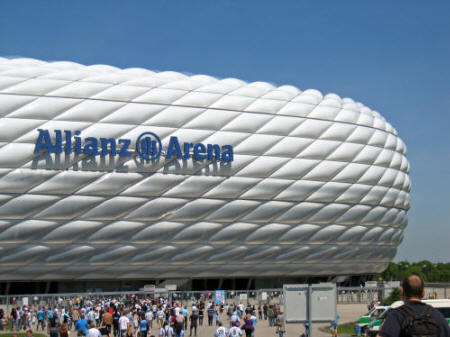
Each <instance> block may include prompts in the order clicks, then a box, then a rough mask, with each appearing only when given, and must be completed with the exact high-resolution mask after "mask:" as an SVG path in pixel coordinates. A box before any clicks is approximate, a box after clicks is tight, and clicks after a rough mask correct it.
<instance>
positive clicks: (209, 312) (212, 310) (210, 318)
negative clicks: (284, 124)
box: [208, 305, 215, 326]
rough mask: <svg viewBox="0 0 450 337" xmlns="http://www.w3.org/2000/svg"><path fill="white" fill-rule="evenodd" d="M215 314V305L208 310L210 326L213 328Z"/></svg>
mask: <svg viewBox="0 0 450 337" xmlns="http://www.w3.org/2000/svg"><path fill="white" fill-rule="evenodd" d="M214 312H215V309H214V305H211V306H210V307H209V308H208V326H212V325H213V319H214Z"/></svg>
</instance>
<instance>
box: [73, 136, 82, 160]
mask: <svg viewBox="0 0 450 337" xmlns="http://www.w3.org/2000/svg"><path fill="white" fill-rule="evenodd" d="M80 133H81V132H80V131H75V136H79V135H80ZM74 138H75V154H76V155H79V154H81V138H80V137H74Z"/></svg>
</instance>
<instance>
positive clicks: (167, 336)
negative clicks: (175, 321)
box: [159, 321, 174, 337]
mask: <svg viewBox="0 0 450 337" xmlns="http://www.w3.org/2000/svg"><path fill="white" fill-rule="evenodd" d="M173 336H174V331H173V329H172V327H170V326H169V323H168V322H167V321H166V322H164V326H163V327H162V328H161V329H159V337H173Z"/></svg>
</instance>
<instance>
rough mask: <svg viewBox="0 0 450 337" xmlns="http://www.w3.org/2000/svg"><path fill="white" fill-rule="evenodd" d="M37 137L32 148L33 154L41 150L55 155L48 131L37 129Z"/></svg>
mask: <svg viewBox="0 0 450 337" xmlns="http://www.w3.org/2000/svg"><path fill="white" fill-rule="evenodd" d="M38 131H39V136H38V139H37V141H36V146H35V147H34V153H38V152H40V151H41V149H47V152H48V153H55V147H54V146H53V144H52V139H51V138H50V133H49V132H48V130H42V129H38Z"/></svg>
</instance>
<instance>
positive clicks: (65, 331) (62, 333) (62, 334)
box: [59, 323, 70, 337]
mask: <svg viewBox="0 0 450 337" xmlns="http://www.w3.org/2000/svg"><path fill="white" fill-rule="evenodd" d="M59 337H70V331H69V328H68V326H67V323H63V324H62V325H61V327H60V328H59Z"/></svg>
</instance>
